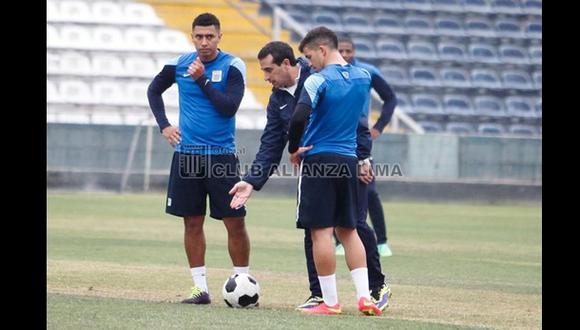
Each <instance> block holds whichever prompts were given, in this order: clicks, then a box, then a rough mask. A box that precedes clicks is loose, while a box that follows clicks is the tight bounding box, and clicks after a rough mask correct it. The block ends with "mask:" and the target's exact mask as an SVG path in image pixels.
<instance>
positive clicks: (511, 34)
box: [495, 18, 524, 38]
mask: <svg viewBox="0 0 580 330" xmlns="http://www.w3.org/2000/svg"><path fill="white" fill-rule="evenodd" d="M495 28H496V30H497V34H498V37H503V38H523V37H524V32H523V31H522V28H521V26H520V23H519V22H518V21H517V20H515V19H513V18H511V19H510V18H500V19H497V20H496V22H495Z"/></svg>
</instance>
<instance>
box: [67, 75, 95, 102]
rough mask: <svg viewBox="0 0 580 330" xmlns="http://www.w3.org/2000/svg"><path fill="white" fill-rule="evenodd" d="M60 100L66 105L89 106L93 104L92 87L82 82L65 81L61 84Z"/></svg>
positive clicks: (76, 80)
mask: <svg viewBox="0 0 580 330" xmlns="http://www.w3.org/2000/svg"><path fill="white" fill-rule="evenodd" d="M59 92H60V99H61V101H62V102H66V103H81V104H87V103H92V102H93V97H92V93H91V87H90V85H89V84H87V83H86V82H84V81H82V80H78V79H74V80H64V81H61V82H60V84H59Z"/></svg>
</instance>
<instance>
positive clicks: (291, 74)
mask: <svg viewBox="0 0 580 330" xmlns="http://www.w3.org/2000/svg"><path fill="white" fill-rule="evenodd" d="M258 59H259V61H260V66H261V69H262V71H263V72H264V77H265V80H266V81H268V82H269V83H270V84H272V86H273V89H272V94H271V95H270V99H269V102H268V108H267V124H266V127H265V129H264V132H263V133H262V137H261V144H260V149H259V151H258V153H257V154H256V159H255V160H254V162H253V164H252V166H251V168H250V170H249V171H248V173H247V174H246V175H245V176H244V177H243V179H242V181H240V182H238V183H237V184H236V185H235V186H234V187H233V188H232V190H231V191H230V194H231V195H233V198H232V202H231V205H230V206H231V207H232V208H234V209H235V208H238V207H242V206H243V205H244V204H245V203H246V201H247V200H248V199H249V198H250V196H251V194H252V191H253V190H260V189H261V188H262V187H263V185H264V184H265V183H266V181H267V180H268V178H269V177H270V175H272V174H273V173H274V172H275V171H276V169H277V167H278V165H279V164H280V160H281V158H282V154H283V152H284V148H285V146H286V144H287V142H288V128H289V126H290V119H291V118H292V114H293V113H294V108H295V105H296V101H297V100H298V98H299V96H300V93H301V91H302V88H303V85H304V81H305V80H306V78H307V77H308V76H310V74H311V70H310V66H309V63H308V62H307V61H306V60H305V59H303V58H298V59H296V58H295V57H294V52H293V51H292V48H291V47H290V46H289V45H288V44H286V43H284V42H280V41H273V42H270V43H268V44H266V45H265V46H264V47H263V48H262V49H261V50H260V52H259V54H258ZM357 135H358V136H357V157H358V158H359V160H360V162H359V163H361V167H360V173H359V178H360V183H359V189H361V190H363V191H364V193H361V194H359V196H361V197H364V198H363V199H362V200H359V205H357V208H358V210H359V212H358V213H359V216H358V222H357V232H358V234H359V236H360V238H361V241H362V242H363V245H364V246H365V250H366V256H367V267H368V276H369V287H370V289H371V297H372V298H373V300H374V302H375V303H376V305H377V306H378V307H379V309H381V311H382V310H384V309H385V308H386V307H387V306H388V302H389V298H390V296H391V289H390V286H389V285H388V284H387V283H385V275H384V274H383V273H382V271H381V264H380V258H379V254H378V252H377V245H376V239H375V235H374V232H373V230H372V229H371V228H370V227H369V226H368V224H367V223H366V210H367V207H368V206H367V201H366V196H367V193H366V186H367V184H368V183H370V182H371V180H372V178H373V176H372V174H371V172H370V168H369V166H368V158H370V151H371V148H372V141H371V136H370V132H369V130H368V118H366V117H364V118H363V117H361V120H360V121H359V127H358V129H357ZM365 159H367V161H366V162H365V161H364V160H365ZM363 213H364V214H363ZM304 234H305V235H304V250H305V254H306V264H307V269H308V278H309V282H310V291H311V296H310V297H309V298H308V299H307V300H306V301H305V302H304V303H303V304H301V305H300V306H298V309H301V310H302V309H308V308H312V307H315V306H317V305H318V304H320V303H322V302H323V300H322V292H321V289H320V283H319V281H318V276H317V273H316V267H315V265H314V258H313V255H312V239H311V236H310V232H309V230H308V229H306V230H305V232H304Z"/></svg>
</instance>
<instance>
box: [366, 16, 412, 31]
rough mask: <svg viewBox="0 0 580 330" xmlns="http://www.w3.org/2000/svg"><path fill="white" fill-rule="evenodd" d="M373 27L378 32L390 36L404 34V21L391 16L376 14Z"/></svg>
mask: <svg viewBox="0 0 580 330" xmlns="http://www.w3.org/2000/svg"><path fill="white" fill-rule="evenodd" d="M373 25H374V26H375V28H376V29H377V31H378V32H381V33H390V34H403V33H405V26H404V21H403V20H402V19H401V18H400V17H398V16H396V15H392V14H378V15H377V16H375V19H374V23H373Z"/></svg>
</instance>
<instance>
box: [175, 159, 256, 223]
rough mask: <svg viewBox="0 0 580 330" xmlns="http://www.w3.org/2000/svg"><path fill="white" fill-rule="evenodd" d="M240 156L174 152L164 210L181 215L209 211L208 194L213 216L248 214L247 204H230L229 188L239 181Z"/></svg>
mask: <svg viewBox="0 0 580 330" xmlns="http://www.w3.org/2000/svg"><path fill="white" fill-rule="evenodd" d="M239 174H240V169H239V161H238V157H236V155H234V154H225V155H190V154H183V153H178V152H175V153H174V154H173V160H172V162H171V172H170V174H169V184H168V187H167V203H166V208H165V212H166V213H169V214H172V215H175V216H179V217H185V216H199V215H205V214H206V204H207V203H206V199H207V196H208V195H209V210H210V215H209V216H210V217H212V218H214V219H218V220H222V219H223V218H229V217H244V216H246V208H245V207H242V208H240V209H237V210H234V209H232V208H230V202H231V200H232V196H230V195H229V194H228V192H229V191H230V190H231V189H232V187H233V186H234V185H235V184H236V183H238V182H239V181H240V175H239Z"/></svg>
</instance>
